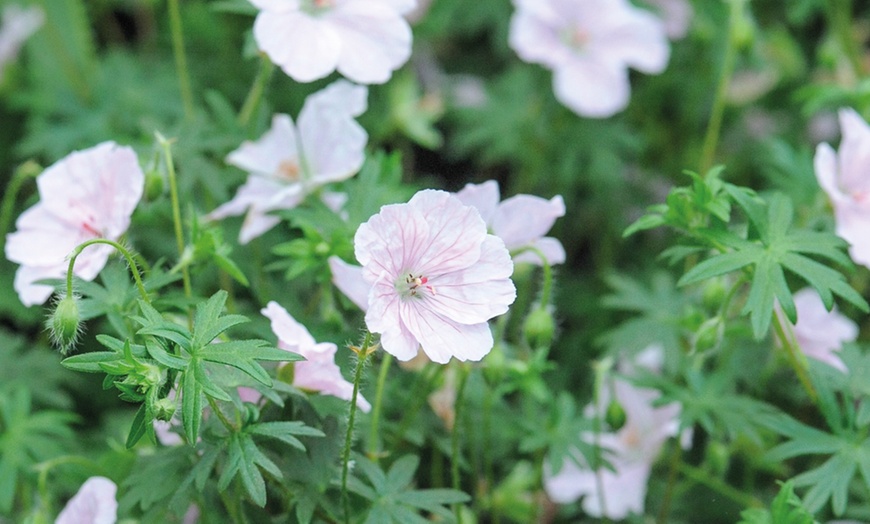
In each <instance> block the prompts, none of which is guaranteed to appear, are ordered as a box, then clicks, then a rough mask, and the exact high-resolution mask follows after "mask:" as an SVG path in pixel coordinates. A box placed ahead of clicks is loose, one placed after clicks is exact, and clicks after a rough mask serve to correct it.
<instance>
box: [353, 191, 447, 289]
mask: <svg viewBox="0 0 870 524" xmlns="http://www.w3.org/2000/svg"><path fill="white" fill-rule="evenodd" d="M429 230H430V228H429V224H428V222H427V221H426V218H425V217H424V216H423V214H422V213H421V212H420V211H418V210H417V209H416V208H414V207H410V206H408V205H406V204H391V205H387V206H383V207H382V208H381V210H380V212H379V213H378V214H377V215H375V216H373V217H372V218H370V219H369V220H368V221H367V222H365V223H363V224H362V225H360V226H359V228H358V229H357V231H356V234H355V235H354V253H355V254H356V259H357V260H358V261H359V262H360V264H362V266H363V277H364V278H365V279H366V280H367V281H368V282H370V283H374V282H375V280H376V279H378V278H379V277H380V275H381V274H384V273H386V274H390V275H393V276H395V277H398V275H399V273H400V272H402V271H406V270H408V269H411V268H410V267H409V265H410V264H411V263H412V262H413V261H415V260H417V258H418V257H419V255H420V254H421V253H423V252H424V250H425V249H426V248H427V242H428V239H429V236H430V232H429Z"/></svg>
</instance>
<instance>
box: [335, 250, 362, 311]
mask: <svg viewBox="0 0 870 524" xmlns="http://www.w3.org/2000/svg"><path fill="white" fill-rule="evenodd" d="M329 269H330V270H331V271H332V282H333V284H335V287H337V288H338V289H339V290H340V291H341V292H342V293H344V295H345V296H346V297H347V298H349V299H350V301H351V302H353V303H354V304H356V306H357V307H359V308H360V309H362V310H363V311H368V309H369V291H371V289H372V286H371V284H369V283H368V282H366V281H365V280H363V277H362V268H361V267H360V266H355V265H353V264H348V263H347V262H345V261H344V260H342V259H340V258H338V257H337V256H331V257H329Z"/></svg>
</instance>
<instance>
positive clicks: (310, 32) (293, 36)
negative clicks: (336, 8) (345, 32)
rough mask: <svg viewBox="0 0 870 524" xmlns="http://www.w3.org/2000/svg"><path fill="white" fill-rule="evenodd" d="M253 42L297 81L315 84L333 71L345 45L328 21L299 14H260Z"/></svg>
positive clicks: (264, 12) (288, 12)
mask: <svg viewBox="0 0 870 524" xmlns="http://www.w3.org/2000/svg"><path fill="white" fill-rule="evenodd" d="M254 39H255V40H256V41H257V45H258V46H259V48H260V49H261V50H263V52H265V53H266V54H267V55H269V58H270V59H271V60H272V62H274V63H275V64H277V65H278V66H280V67H281V69H282V70H283V71H284V72H285V73H287V75H288V76H290V77H291V78H293V79H294V80H296V81H298V82H312V81H314V80H317V79H319V78H323V77H325V76H327V75H328V74H329V73H331V72H332V71H334V70H335V68H336V66H337V65H338V60H339V56H340V54H341V52H342V45H343V44H342V41H341V38H340V37H339V35H338V33H337V32H336V31H335V28H334V27H333V26H332V25H331V24H330V23H329V22H328V21H326V19H325V18H323V17H312V16H309V15H307V14H305V13H302V12H299V11H287V12H270V11H261V12H260V14H258V15H257V18H256V20H255V21H254Z"/></svg>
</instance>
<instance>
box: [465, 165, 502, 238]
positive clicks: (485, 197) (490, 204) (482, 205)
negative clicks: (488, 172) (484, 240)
mask: <svg viewBox="0 0 870 524" xmlns="http://www.w3.org/2000/svg"><path fill="white" fill-rule="evenodd" d="M454 196H456V198H458V199H459V201H460V202H462V203H463V204H465V205H466V206H472V207H473V208H475V209H477V212H478V213H480V217H481V218H483V221H484V222H486V224H487V226H490V225H491V224H492V218H493V216H494V215H495V210H496V208H497V207H498V202H499V200H500V196H499V190H498V182H496V181H495V180H487V181H486V182H484V183H482V184H465V187H463V188H462V189H461V190H460V191H458V192H457V193H455V195H454ZM502 240H503V239H502Z"/></svg>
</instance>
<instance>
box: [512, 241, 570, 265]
mask: <svg viewBox="0 0 870 524" xmlns="http://www.w3.org/2000/svg"><path fill="white" fill-rule="evenodd" d="M528 245H529V246H530V247H533V248H535V249H537V250H538V251H540V252H541V253H543V254H544V258H546V259H547V263H548V264H550V265H551V266H554V265H556V264H563V263H564V262H565V248H564V247H563V246H562V242H560V241H559V240H558V239H555V238H553V237H544V238H539V239H537V240H535V241H533V242H531V243H530V244H528ZM514 263H515V264H522V263H527V264H534V265H536V266H540V265H542V264H541V257H540V256H538V254H537V253H534V252H532V251H524V252H522V253H520V254H518V255H515V256H514Z"/></svg>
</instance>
